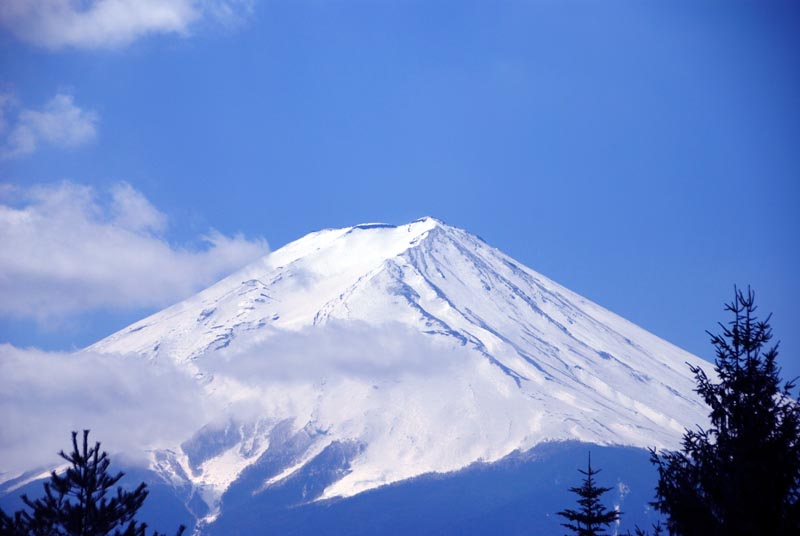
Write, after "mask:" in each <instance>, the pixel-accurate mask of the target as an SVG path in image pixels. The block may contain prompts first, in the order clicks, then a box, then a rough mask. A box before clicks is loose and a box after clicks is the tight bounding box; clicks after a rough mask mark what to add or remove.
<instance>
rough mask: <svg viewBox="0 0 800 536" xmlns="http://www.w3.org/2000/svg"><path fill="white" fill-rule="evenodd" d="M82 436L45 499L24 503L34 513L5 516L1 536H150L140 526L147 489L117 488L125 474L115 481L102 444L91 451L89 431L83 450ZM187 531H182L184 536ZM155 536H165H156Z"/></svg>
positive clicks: (48, 485)
mask: <svg viewBox="0 0 800 536" xmlns="http://www.w3.org/2000/svg"><path fill="white" fill-rule="evenodd" d="M77 436H78V433H77V432H72V446H73V450H72V452H71V453H70V454H65V453H64V451H63V450H62V451H61V452H60V453H59V455H60V456H61V457H62V458H63V459H64V460H66V461H67V462H69V464H70V467H69V468H67V470H66V472H64V474H63V475H59V474H57V473H56V471H53V472H52V473H51V474H50V481H49V482H45V484H44V496H43V497H41V498H38V499H36V500H31V499H29V498H28V496H27V495H23V496H22V501H23V502H24V503H25V505H26V506H27V507H28V508H29V509H30V511H28V510H20V511H18V512H16V513H15V514H14V516H13V517H12V516H8V515H6V514H5V513H4V512H2V510H0V534H3V535H9V536H22V535H25V536H105V535H113V536H145V530H146V529H147V524H145V523H139V522H137V521H136V520H134V519H133V518H134V516H135V515H136V513H137V511H138V510H139V508H141V506H142V504H143V503H144V500H145V498H146V497H147V493H148V492H147V489H146V488H147V486H146V485H145V484H144V483H141V484H139V486H138V487H137V488H136V489H134V490H133V491H125V490H123V489H122V488H121V487H117V489H116V493H115V494H112V493H111V491H112V488H113V487H114V486H115V485H116V484H117V482H118V481H119V480H120V479H121V478H122V477H123V476H124V473H121V472H120V473H117V474H116V475H110V474H109V473H108V467H109V464H110V461H109V459H108V455H107V454H106V452H105V451H103V452H101V451H100V443H95V445H94V446H93V447H89V430H84V431H83V446H82V448H80V449H79V448H78V437H77ZM183 531H184V527H183V526H181V527H180V528H179V529H178V533H177V534H178V536H180V535H181V534H182V533H183ZM153 536H161V535H159V534H158V533H154V534H153Z"/></svg>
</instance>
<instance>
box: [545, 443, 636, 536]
mask: <svg viewBox="0 0 800 536" xmlns="http://www.w3.org/2000/svg"><path fill="white" fill-rule="evenodd" d="M578 472H580V473H581V474H582V475H584V476H585V477H586V478H584V479H583V484H581V486H580V487H573V488H570V489H569V490H570V491H571V492H572V493H575V494H577V495H578V496H579V497H580V498H579V499H578V505H579V506H580V508H579V509H578V510H572V509H567V510H562V511H561V512H558V514H557V515H559V516H561V517H563V518H565V519H566V520H567V521H568V522H567V523H562V524H561V526H563V527H566V528H568V529H569V530H571V531H572V532H573V534H577V535H578V536H596V535H599V534H605V533H606V529H605V527H608V526H609V525H610V524H611V523H613V522H615V521H617V520H618V519H619V515H620V512H618V511H616V510H609V509H607V508H606V507H605V506H604V505H603V504H602V503H601V502H600V497H601V496H602V495H603V494H604V493H606V492H607V491H609V490H610V489H611V488H603V487H598V486H597V484H596V483H595V479H594V477H595V475H596V474H597V473H599V472H600V470H597V471H595V470H594V469H592V455H591V453H589V463H588V466H587V468H586V471H584V470H582V469H578Z"/></svg>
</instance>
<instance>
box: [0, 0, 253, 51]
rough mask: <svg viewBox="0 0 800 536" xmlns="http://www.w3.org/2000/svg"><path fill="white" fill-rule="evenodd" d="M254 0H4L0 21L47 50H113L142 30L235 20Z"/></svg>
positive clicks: (183, 30)
mask: <svg viewBox="0 0 800 536" xmlns="http://www.w3.org/2000/svg"><path fill="white" fill-rule="evenodd" d="M253 1H254V0H5V1H4V2H2V3H0V25H2V26H5V27H6V29H8V30H9V31H11V32H12V33H14V34H15V35H16V36H17V37H18V38H20V39H22V40H24V41H28V42H30V43H33V44H35V45H39V46H43V47H46V48H50V49H58V48H62V47H70V46H71V47H79V48H113V47H119V46H124V45H126V44H129V43H131V42H132V41H134V40H136V39H138V38H140V37H143V36H145V35H148V34H178V35H187V34H188V33H189V32H190V29H191V28H192V26H193V25H195V24H196V23H198V22H200V21H202V20H218V21H220V22H221V23H222V24H225V25H230V24H236V23H239V22H240V21H241V20H243V19H244V18H245V17H247V16H249V15H250V14H251V12H252V10H253Z"/></svg>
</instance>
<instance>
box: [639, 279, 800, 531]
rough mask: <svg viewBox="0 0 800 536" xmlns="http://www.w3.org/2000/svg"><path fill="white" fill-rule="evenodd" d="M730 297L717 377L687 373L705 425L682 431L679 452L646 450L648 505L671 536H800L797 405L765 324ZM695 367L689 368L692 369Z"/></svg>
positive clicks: (748, 301) (749, 302) (742, 298)
mask: <svg viewBox="0 0 800 536" xmlns="http://www.w3.org/2000/svg"><path fill="white" fill-rule="evenodd" d="M754 298H755V296H754V293H753V292H752V291H751V290H750V289H749V288H748V290H747V293H744V292H742V291H741V290H739V289H736V290H735V297H734V300H733V302H732V303H730V304H728V305H726V308H725V309H726V310H727V311H729V312H731V313H733V317H734V318H733V320H732V321H731V322H730V323H729V325H728V326H725V325H723V324H720V326H721V328H722V334H720V335H714V334H712V333H710V332H709V335H710V336H711V343H712V344H713V345H714V347H715V348H716V361H715V367H714V370H715V371H716V377H715V378H709V377H708V376H707V375H706V373H705V372H704V371H703V370H702V369H701V368H700V367H693V366H692V367H691V369H692V372H693V373H694V375H695V380H696V381H697V389H696V391H697V392H698V393H699V394H700V396H702V397H703V399H704V400H705V402H706V404H708V406H709V407H710V408H711V413H710V415H709V417H710V422H711V425H710V427H709V428H708V429H703V428H700V427H698V429H697V431H690V430H687V432H686V434H685V435H684V436H683V441H682V449H681V451H679V452H662V453H657V452H656V451H651V461H652V462H653V464H654V465H655V466H656V467H657V469H658V476H659V481H658V485H657V487H656V500H655V502H654V503H653V505H654V506H655V507H656V508H657V509H658V510H659V511H661V512H662V513H664V514H666V515H667V516H668V519H667V529H668V530H669V532H670V534H673V535H683V536H691V535H700V534H702V535H704V536H714V535H722V534H724V535H728V536H737V535H754V534H770V535H788V534H800V406H799V405H798V403H797V401H796V400H794V399H793V398H792V394H791V391H792V390H793V389H794V382H786V383H783V382H782V380H781V379H780V368H779V367H778V365H777V364H776V358H777V356H778V345H777V344H776V345H774V346H771V347H768V346H767V344H768V343H769V341H770V340H771V339H772V329H771V328H770V325H769V320H770V317H769V316H768V317H767V318H766V319H765V320H763V321H759V320H758V318H757V317H756V315H755V311H756V306H755V300H754ZM690 366H691V365H690Z"/></svg>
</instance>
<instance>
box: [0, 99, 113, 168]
mask: <svg viewBox="0 0 800 536" xmlns="http://www.w3.org/2000/svg"><path fill="white" fill-rule="evenodd" d="M11 115H15V117H13V119H12V118H10V117H9V116H11ZM97 120H98V117H97V113H95V112H92V111H86V110H82V109H81V108H79V107H78V106H76V105H75V100H74V98H73V97H72V95H68V94H64V93H59V94H57V95H56V96H55V97H53V98H52V99H50V101H49V102H47V104H45V106H44V107H43V108H41V109H38V110H37V109H31V108H19V107H18V105H17V102H16V99H15V98H14V97H13V96H12V95H9V94H3V95H0V135H2V136H3V141H2V145H1V146H0V158H17V157H21V156H27V155H29V154H31V153H33V152H34V151H35V150H36V149H37V147H38V146H39V145H40V144H42V143H47V144H50V145H53V146H56V147H62V148H74V147H78V146H80V145H84V144H86V143H89V142H91V141H93V140H94V139H95V137H96V136H97V130H96V126H95V125H96V124H97Z"/></svg>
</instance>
